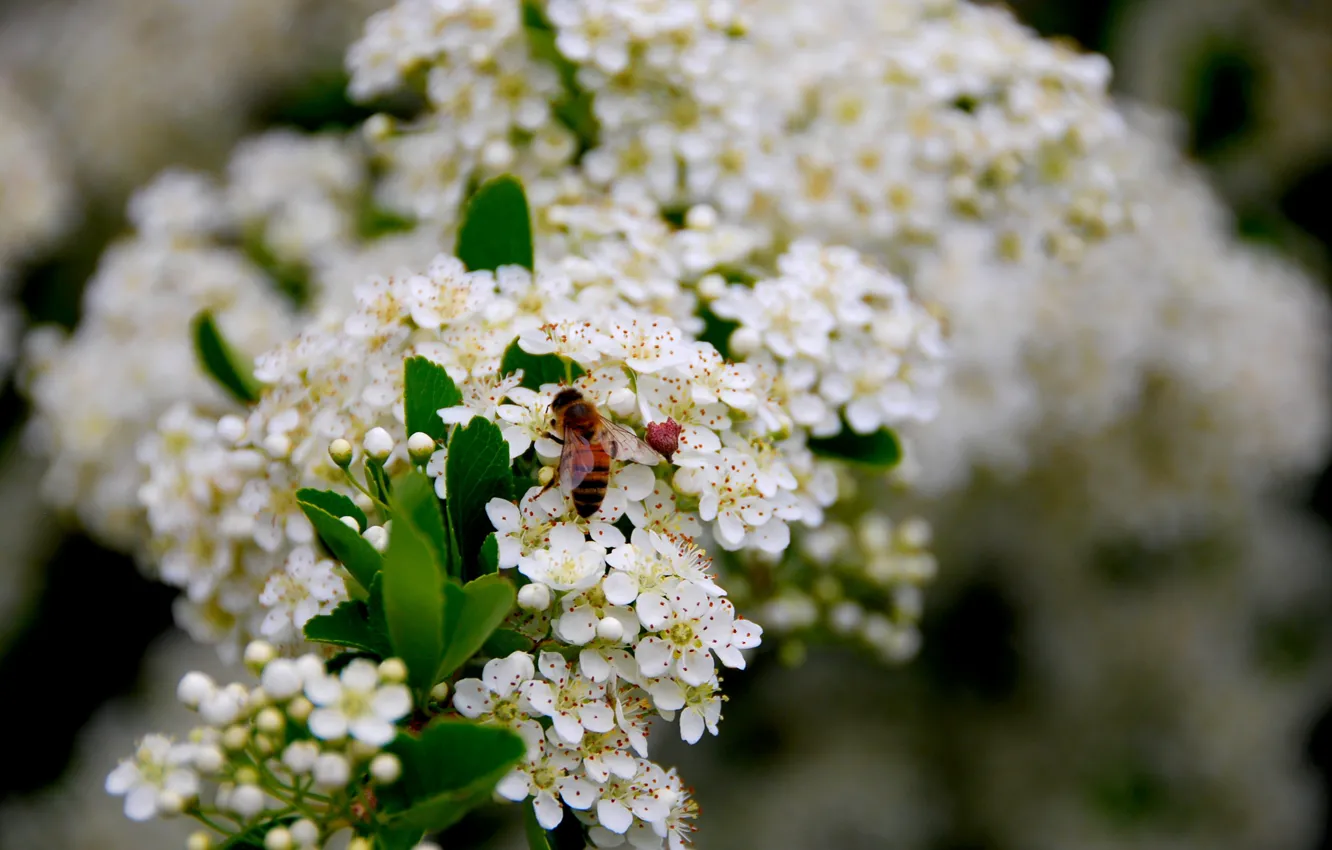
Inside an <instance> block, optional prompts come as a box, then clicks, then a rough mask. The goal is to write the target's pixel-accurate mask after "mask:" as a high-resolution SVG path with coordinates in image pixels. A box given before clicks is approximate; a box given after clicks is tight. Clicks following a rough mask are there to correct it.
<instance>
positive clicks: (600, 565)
mask: <svg viewBox="0 0 1332 850" xmlns="http://www.w3.org/2000/svg"><path fill="white" fill-rule="evenodd" d="M518 571H519V572H520V573H522V574H523V575H525V576H527V577H528V578H529V579H531V580H532V581H536V582H541V583H542V584H544V585H547V586H548V587H550V588H551V589H552V590H582V589H583V588H587V587H591V586H592V585H594V584H596V583H597V582H598V581H599V580H600V579H601V576H602V575H603V574H604V573H605V571H606V549H605V547H603V546H601V545H600V544H598V543H593V542H592V541H590V540H587V539H586V538H585V537H584V536H583V532H582V530H581V529H579V528H578V527H577V526H575V525H571V524H568V523H558V524H556V525H555V526H553V527H552V528H551V529H550V534H549V548H547V549H538V550H536V551H535V552H532V553H531V554H530V555H526V556H524V557H522V558H521V559H520V560H519V562H518Z"/></svg>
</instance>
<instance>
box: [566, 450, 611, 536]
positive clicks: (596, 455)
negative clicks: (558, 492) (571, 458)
mask: <svg viewBox="0 0 1332 850" xmlns="http://www.w3.org/2000/svg"><path fill="white" fill-rule="evenodd" d="M609 484H610V455H609V454H607V453H606V451H605V450H604V449H602V448H601V446H600V445H598V444H595V443H594V444H593V446H592V468H591V469H589V470H588V471H587V475H585V476H583V480H582V481H580V482H578V486H577V487H575V488H574V491H573V501H574V507H575V508H576V509H577V510H578V515H579V516H580V517H583V518H584V519H586V518H587V517H590V516H592V514H594V513H596V512H597V510H598V509H599V508H600V507H601V503H602V501H603V500H605V498H606V488H607V487H608V486H609Z"/></svg>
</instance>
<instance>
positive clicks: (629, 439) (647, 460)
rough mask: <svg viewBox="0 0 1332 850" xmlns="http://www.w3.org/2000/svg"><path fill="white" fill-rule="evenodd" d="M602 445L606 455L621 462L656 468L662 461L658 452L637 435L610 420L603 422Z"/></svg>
mask: <svg viewBox="0 0 1332 850" xmlns="http://www.w3.org/2000/svg"><path fill="white" fill-rule="evenodd" d="M600 436H601V444H602V445H603V446H605V448H606V454H608V455H610V456H611V457H613V458H615V459H616V460H620V461H633V462H634V463H641V464H644V465H645V466H656V465H657V463H658V462H659V461H660V460H661V455H660V454H658V453H657V450H656V449H654V448H652V447H651V446H649V445H648V444H647V443H645V442H643V441H642V439H640V438H639V436H638V435H637V434H635V433H634V432H633V431H630V430H629V429H628V428H626V427H625V426H623V425H619V424H617V423H615V422H611V421H610V420H608V419H603V420H602V421H601V435H600Z"/></svg>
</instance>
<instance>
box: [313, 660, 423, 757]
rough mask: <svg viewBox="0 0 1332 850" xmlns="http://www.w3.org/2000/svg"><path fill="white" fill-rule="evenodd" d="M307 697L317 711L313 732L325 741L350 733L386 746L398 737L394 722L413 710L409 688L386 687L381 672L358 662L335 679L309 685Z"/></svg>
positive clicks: (379, 745)
mask: <svg viewBox="0 0 1332 850" xmlns="http://www.w3.org/2000/svg"><path fill="white" fill-rule="evenodd" d="M305 695H306V696H307V697H308V698H309V699H310V701H311V702H313V703H314V704H315V705H316V706H318V707H317V708H315V710H314V712H313V713H311V714H310V721H309V723H310V731H311V732H312V733H314V735H315V736H316V737H318V738H321V739H323V740H325V741H336V740H339V739H341V738H342V737H344V736H345V735H347V734H349V733H350V734H351V736H352V737H353V738H355V739H357V740H358V741H361V742H363V743H366V744H369V745H371V746H374V747H382V746H384V745H385V744H387V743H388V742H390V741H392V740H393V737H394V735H396V734H397V731H396V729H395V728H394V723H395V722H396V721H398V720H400V719H402V718H403V717H406V716H407V714H408V713H410V712H411V710H412V698H411V693H410V691H408V690H407V687H406V686H405V685H400V684H385V683H382V682H381V681H380V674H379V670H378V669H377V668H376V667H375V665H374V664H373V663H371V662H369V661H366V660H365V659H357V660H355V661H352V662H351V663H350V664H348V665H347V666H346V667H345V668H343V670H342V672H341V673H340V674H339V675H338V676H336V677H334V676H327V675H326V676H323V677H320V678H317V679H314V680H312V681H309V682H306V685H305Z"/></svg>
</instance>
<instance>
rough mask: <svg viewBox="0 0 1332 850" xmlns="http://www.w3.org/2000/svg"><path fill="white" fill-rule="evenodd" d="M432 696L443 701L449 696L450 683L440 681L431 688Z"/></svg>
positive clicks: (435, 699) (438, 700) (437, 700)
mask: <svg viewBox="0 0 1332 850" xmlns="http://www.w3.org/2000/svg"><path fill="white" fill-rule="evenodd" d="M430 698H431V699H433V700H434V701H435V702H443V701H444V700H446V699H448V698H449V683H448V682H440V683H439V684H438V685H435V686H434V687H433V688H431V689H430Z"/></svg>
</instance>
